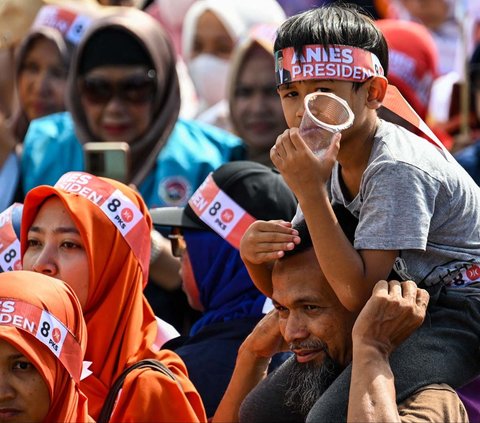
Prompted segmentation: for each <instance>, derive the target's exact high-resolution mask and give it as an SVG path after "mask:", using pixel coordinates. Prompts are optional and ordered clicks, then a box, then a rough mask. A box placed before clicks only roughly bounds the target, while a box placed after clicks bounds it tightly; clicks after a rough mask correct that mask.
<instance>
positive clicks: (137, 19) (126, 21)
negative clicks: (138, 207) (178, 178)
mask: <svg viewBox="0 0 480 423" xmlns="http://www.w3.org/2000/svg"><path fill="white" fill-rule="evenodd" d="M112 10H114V11H113V12H111V13H108V14H107V15H106V16H104V17H102V18H100V19H97V20H96V21H95V22H94V23H93V24H92V25H91V26H90V27H89V29H88V30H87V32H86V33H85V35H84V36H83V38H82V40H81V42H80V44H79V46H78V49H77V51H76V54H75V55H74V57H73V63H72V67H71V70H70V73H69V80H68V87H67V93H68V95H67V109H68V110H69V111H70V112H71V114H72V117H73V120H74V121H75V131H76V134H77V137H78V139H79V141H80V142H81V143H82V144H84V143H86V142H89V141H99V140H98V139H96V137H95V135H94V134H93V133H92V132H91V131H90V129H89V128H88V125H87V120H86V117H85V113H84V111H83V107H82V105H81V102H80V93H79V90H78V79H79V70H80V69H81V66H82V62H83V61H84V59H85V58H84V51H85V46H87V45H88V44H89V42H90V40H91V39H92V37H93V36H94V34H96V33H97V32H99V31H102V30H103V29H105V28H109V27H114V28H116V29H118V30H121V31H124V32H125V34H128V35H129V36H131V37H133V38H135V40H136V41H137V42H138V43H140V44H141V45H142V46H143V47H144V48H145V50H146V51H147V52H148V54H149V55H150V56H151V61H152V63H153V64H154V67H155V71H156V79H157V80H156V82H157V88H156V92H155V97H154V99H153V113H152V122H151V125H150V127H149V128H148V129H147V132H146V133H145V134H144V135H143V136H142V137H141V138H140V139H137V140H136V141H135V142H134V143H132V144H131V145H130V148H131V152H132V164H133V169H132V170H133V173H132V175H133V176H132V183H133V184H135V185H136V186H139V185H140V183H141V182H142V181H143V180H144V178H145V177H146V175H147V174H148V173H149V172H150V171H151V169H152V167H153V166H154V164H155V160H156V158H157V156H158V153H159V152H160V150H161V149H162V148H163V147H164V145H165V143H166V142H167V139H168V137H169V136H170V134H171V132H172V129H173V127H174V125H175V123H176V121H177V119H178V114H179V111H180V91H179V85H178V77H177V72H176V68H175V65H176V59H175V53H174V51H173V48H172V45H171V42H170V40H169V38H168V36H167V35H166V33H165V32H164V31H163V29H162V28H161V26H160V24H159V23H158V22H157V21H156V20H155V19H154V18H152V17H151V16H150V15H148V14H147V13H145V12H142V11H141V10H137V9H135V8H133V7H121V6H118V7H115V8H113V9H112ZM97 48H101V46H100V45H99V43H97Z"/></svg>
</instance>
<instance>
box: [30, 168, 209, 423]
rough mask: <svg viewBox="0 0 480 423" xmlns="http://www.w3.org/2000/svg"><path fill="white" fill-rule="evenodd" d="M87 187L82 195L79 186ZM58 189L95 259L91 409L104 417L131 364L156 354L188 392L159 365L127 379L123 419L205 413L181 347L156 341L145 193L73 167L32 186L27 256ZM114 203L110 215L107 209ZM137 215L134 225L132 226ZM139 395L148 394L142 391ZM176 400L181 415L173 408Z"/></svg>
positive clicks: (89, 312) (88, 312)
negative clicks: (118, 221)
mask: <svg viewBox="0 0 480 423" xmlns="http://www.w3.org/2000/svg"><path fill="white" fill-rule="evenodd" d="M85 186H86V187H87V188H84V190H83V191H82V193H80V194H79V193H78V190H79V189H81V188H82V187H85ZM82 195H85V196H87V197H89V198H90V199H89V198H86V197H84V196H82ZM51 196H56V197H58V198H59V199H60V200H61V201H62V203H63V205H64V207H65V208H66V210H67V211H68V213H69V214H70V216H71V218H72V219H73V221H74V223H75V226H76V227H77V229H78V231H79V232H80V235H81V238H82V242H83V245H84V248H85V251H86V254H87V256H88V260H89V269H88V272H89V292H88V297H87V301H86V305H85V307H84V310H83V314H84V316H85V321H86V323H87V330H88V341H89V342H88V345H87V351H86V354H85V360H87V361H91V362H92V364H91V367H90V370H91V371H92V372H93V374H92V375H91V376H89V377H88V378H86V379H85V380H84V381H82V384H81V388H82V391H83V392H85V394H86V395H87V397H88V399H89V412H90V415H91V416H92V417H93V418H94V419H97V418H98V415H99V412H100V410H101V408H102V406H103V403H104V400H105V397H106V395H107V393H108V391H109V389H110V387H111V386H112V384H113V383H114V381H115V380H116V378H117V377H118V376H119V375H120V373H121V372H122V371H123V370H124V369H126V368H127V367H129V366H131V365H132V364H134V363H136V362H137V361H139V360H142V359H145V358H156V359H158V360H161V361H162V362H163V363H164V364H165V365H166V366H167V367H169V368H170V370H172V371H173V372H174V373H175V375H176V376H177V379H178V380H179V381H180V383H181V385H182V387H183V391H184V392H185V395H183V394H180V393H179V390H178V386H177V385H176V384H175V382H173V381H172V380H170V379H168V378H166V377H165V376H163V375H161V374H160V373H158V372H157V373H155V374H156V375H157V377H152V376H151V377H149V378H148V380H146V381H144V382H142V384H141V386H140V385H136V383H138V382H136V381H135V380H134V381H132V384H131V385H132V386H128V383H127V382H128V380H127V381H126V383H125V384H124V387H123V392H124V393H125V395H124V396H122V397H124V398H125V397H126V398H128V396H130V397H131V398H128V404H127V405H120V404H118V405H117V409H120V412H121V413H124V414H122V415H118V413H117V415H116V418H118V419H119V420H118V421H125V420H129V419H132V420H130V421H145V422H146V421H198V419H200V420H201V418H202V416H204V410H203V405H202V404H201V400H200V398H199V396H198V393H197V392H196V390H195V388H194V387H193V385H192V384H191V382H190V381H189V380H188V378H187V371H186V368H185V365H184V363H183V362H182V361H181V359H180V358H179V357H178V356H177V355H176V354H175V353H173V352H171V351H168V350H161V351H158V350H156V349H155V348H154V347H153V344H154V341H155V338H156V335H157V323H156V319H155V316H154V314H153V311H152V309H151V307H150V306H149V304H148V302H147V300H146V298H145V296H144V295H143V289H144V288H145V285H146V283H147V281H148V266H149V258H150V231H151V226H152V223H151V218H150V214H149V212H148V209H147V207H146V205H145V203H144V201H143V200H142V198H141V196H140V194H138V193H137V192H136V191H134V190H133V189H131V188H129V187H127V186H126V185H124V184H122V183H120V182H117V181H114V180H111V179H107V178H97V177H95V176H93V175H89V174H87V173H83V172H69V173H67V174H65V175H64V176H63V177H62V178H60V180H59V181H58V182H57V184H56V185H55V187H52V186H47V185H42V186H39V187H37V188H34V189H32V190H31V191H30V192H29V193H28V194H27V196H26V198H25V202H24V211H23V217H22V226H21V227H22V229H21V249H22V256H23V254H24V253H25V250H26V249H27V234H28V230H29V228H30V226H31V225H32V223H33V221H34V219H35V217H36V215H37V213H38V211H39V209H40V207H41V206H42V204H43V203H44V202H45V200H46V199H47V198H49V197H51ZM100 197H101V198H100ZM120 200H121V202H122V206H120V205H119V204H120ZM96 202H97V203H98V205H97V203H96ZM100 203H103V209H102V208H101V207H100V206H99V205H100ZM109 209H110V211H111V212H112V210H113V212H112V213H110V216H111V217H110V218H109V215H108V211H107V212H106V211H104V210H109ZM114 216H118V217H121V218H122V219H123V220H124V225H126V227H127V230H130V232H128V233H127V234H125V236H123V235H122V233H121V230H120V229H118V228H117V227H116V226H115V225H114V223H113V222H114V220H115V219H114ZM137 221H138V222H137ZM129 222H130V223H131V224H132V226H128V223H129ZM135 222H137V223H135ZM159 380H160V381H161V387H159V386H158V385H159ZM172 382H173V383H172ZM130 388H131V389H132V392H131V393H130V391H129V389H130ZM127 392H128V396H127V394H126V393H127ZM139 395H140V397H141V398H137V397H138V396H139ZM145 398H147V400H149V401H147V400H146V399H145ZM152 398H153V399H152ZM164 398H165V399H166V401H164V400H163V399H164ZM167 398H168V400H167ZM158 401H161V404H162V405H161V406H160V407H159V406H158ZM156 402H157V403H156ZM174 407H176V408H175V410H176V411H175V414H171V413H172V410H173V408H174ZM117 411H118V410H116V411H115V412H117ZM115 412H114V413H115ZM162 413H164V414H162ZM169 413H170V414H169ZM135 416H136V417H135ZM197 416H198V417H197ZM177 419H178V420H177Z"/></svg>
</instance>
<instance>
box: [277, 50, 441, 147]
mask: <svg viewBox="0 0 480 423" xmlns="http://www.w3.org/2000/svg"><path fill="white" fill-rule="evenodd" d="M280 60H283V63H282V68H281V69H280V66H279V61H280ZM282 69H283V72H282V74H281V73H280V71H281V70H282ZM285 71H287V72H289V74H286V75H285V74H284V72H285ZM275 75H276V80H277V86H278V85H281V83H280V81H282V83H284V84H288V83H291V82H296V81H305V80H309V79H334V80H340V81H350V82H364V81H366V80H367V79H368V78H371V77H373V76H377V77H382V78H385V76H384V70H383V67H382V65H381V64H380V61H379V60H378V57H377V56H375V54H373V53H372V52H370V51H367V50H364V49H361V48H357V47H350V46H343V45H330V46H327V47H324V46H323V45H316V44H310V45H306V46H303V48H302V55H301V56H298V55H297V54H296V52H295V49H294V48H293V47H287V48H284V49H283V50H278V51H277V52H275ZM382 105H383V106H384V107H385V108H387V109H389V110H390V111H391V112H393V113H395V114H396V115H398V116H400V117H401V118H403V119H405V120H406V121H407V122H409V123H410V124H411V125H413V126H414V127H416V128H417V129H419V130H420V131H421V132H422V133H423V134H425V135H426V136H427V137H428V140H429V141H430V142H431V143H432V144H434V145H435V146H436V147H438V148H439V149H440V150H441V151H442V153H443V154H444V155H445V156H450V153H449V152H448V150H447V149H446V148H445V146H444V145H443V144H442V142H441V141H440V140H439V139H438V137H437V136H436V135H435V134H434V133H433V132H432V130H431V129H430V128H429V127H428V126H427V124H426V123H425V122H424V121H423V120H422V118H421V117H420V116H419V115H418V114H417V112H415V110H414V109H413V108H412V106H410V104H408V102H407V100H405V98H404V97H403V96H402V95H401V94H400V91H398V89H397V87H395V86H393V85H390V84H389V85H388V87H387V92H386V95H385V98H384V100H383V103H382Z"/></svg>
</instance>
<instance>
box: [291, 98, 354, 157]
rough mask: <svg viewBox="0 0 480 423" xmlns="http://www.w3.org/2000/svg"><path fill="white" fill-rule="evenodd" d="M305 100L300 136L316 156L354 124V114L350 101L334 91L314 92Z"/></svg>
mask: <svg viewBox="0 0 480 423" xmlns="http://www.w3.org/2000/svg"><path fill="white" fill-rule="evenodd" d="M304 102H305V112H304V113H303V118H302V122H301V123H300V127H299V132H300V136H301V137H302V138H303V140H304V141H305V144H307V146H308V148H310V150H312V152H313V153H314V154H315V155H316V156H321V155H322V153H323V152H324V151H325V150H327V149H328V147H330V144H331V143H332V141H333V140H334V139H335V138H336V136H338V135H337V134H338V133H340V132H342V131H344V130H345V129H347V128H349V127H350V126H352V124H353V119H354V115H353V112H352V110H351V109H350V107H349V106H348V103H347V102H346V101H345V100H343V99H342V98H340V97H338V96H336V95H335V94H332V93H322V92H314V93H311V94H308V95H307V96H306V97H305V100H304Z"/></svg>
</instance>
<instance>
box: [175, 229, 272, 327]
mask: <svg viewBox="0 0 480 423" xmlns="http://www.w3.org/2000/svg"><path fill="white" fill-rule="evenodd" d="M183 236H184V237H185V241H186V244H187V250H188V252H189V258H190V262H191V265H192V270H193V274H194V276H195V282H196V284H197V287H198V291H199V293H200V302H201V304H202V306H203V309H204V312H203V314H202V316H201V317H200V318H199V319H198V320H197V321H196V322H195V324H194V325H193V327H192V329H191V332H190V334H191V335H195V333H197V332H198V331H199V330H200V329H201V328H202V327H204V326H206V325H209V324H211V323H215V322H227V321H231V320H237V319H243V318H247V317H258V318H259V319H260V318H261V317H262V316H263V312H262V310H263V306H264V304H265V300H266V297H265V296H264V295H262V294H261V293H260V291H259V290H258V289H257V288H256V287H255V286H254V285H253V282H252V280H251V279H250V276H249V275H248V271H247V268H246V267H245V264H244V263H243V261H242V259H241V258H240V253H239V251H238V250H237V249H236V248H234V247H233V246H232V245H230V244H229V243H228V242H227V241H225V240H224V239H223V238H221V237H220V236H219V235H217V234H216V233H214V232H210V231H196V230H187V229H184V230H183ZM206 245H208V248H205V246H206Z"/></svg>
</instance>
